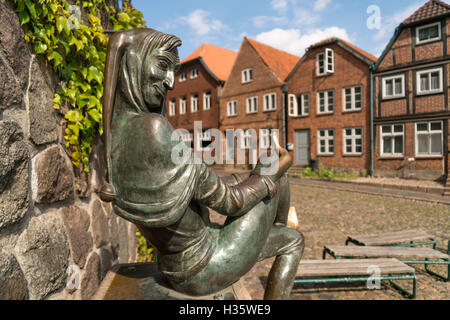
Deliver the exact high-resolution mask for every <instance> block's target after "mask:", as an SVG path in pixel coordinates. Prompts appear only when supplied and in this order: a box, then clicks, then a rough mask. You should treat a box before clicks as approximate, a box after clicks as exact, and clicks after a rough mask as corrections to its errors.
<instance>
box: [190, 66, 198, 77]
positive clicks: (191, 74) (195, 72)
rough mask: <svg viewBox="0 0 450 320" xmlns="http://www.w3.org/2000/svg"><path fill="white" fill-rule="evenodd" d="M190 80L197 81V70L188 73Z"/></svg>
mask: <svg viewBox="0 0 450 320" xmlns="http://www.w3.org/2000/svg"><path fill="white" fill-rule="evenodd" d="M190 76H191V79H197V78H198V68H195V69H192V70H191V72H190Z"/></svg>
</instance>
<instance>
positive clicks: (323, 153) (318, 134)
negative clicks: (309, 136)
mask: <svg viewBox="0 0 450 320" xmlns="http://www.w3.org/2000/svg"><path fill="white" fill-rule="evenodd" d="M321 131H325V133H326V136H325V137H321V136H320V132H321ZM329 131H333V138H330V137H329ZM321 140H325V148H326V150H327V151H325V152H321V150H320V141H321ZM330 140H332V141H333V152H330V143H329V141H330ZM335 141H336V130H334V129H318V130H317V155H318V156H333V155H335V154H336V142H335Z"/></svg>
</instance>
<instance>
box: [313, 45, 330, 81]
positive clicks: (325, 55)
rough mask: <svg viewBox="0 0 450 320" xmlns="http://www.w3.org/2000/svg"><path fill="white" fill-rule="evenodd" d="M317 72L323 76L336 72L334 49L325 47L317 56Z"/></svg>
mask: <svg viewBox="0 0 450 320" xmlns="http://www.w3.org/2000/svg"><path fill="white" fill-rule="evenodd" d="M316 65H317V66H316V67H317V70H316V74H317V75H318V76H323V75H326V74H332V73H334V51H333V50H332V49H328V48H327V49H325V52H321V53H319V54H317V56H316Z"/></svg>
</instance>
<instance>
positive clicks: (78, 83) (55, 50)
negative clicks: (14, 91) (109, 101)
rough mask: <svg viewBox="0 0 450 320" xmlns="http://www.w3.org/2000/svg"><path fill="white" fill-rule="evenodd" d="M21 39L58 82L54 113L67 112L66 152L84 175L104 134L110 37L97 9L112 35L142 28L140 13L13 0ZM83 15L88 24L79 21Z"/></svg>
mask: <svg viewBox="0 0 450 320" xmlns="http://www.w3.org/2000/svg"><path fill="white" fill-rule="evenodd" d="M13 1H14V3H15V4H16V12H17V14H18V16H19V21H20V25H21V26H25V30H26V31H25V35H24V38H25V40H26V41H27V42H29V43H30V44H31V45H32V47H33V48H34V52H35V53H36V54H37V55H39V56H42V57H43V58H44V59H45V60H46V61H47V63H48V64H50V66H51V67H53V70H54V71H55V73H56V74H57V75H58V77H59V78H60V80H62V89H61V90H60V91H58V92H57V93H55V96H54V100H53V102H54V108H55V109H60V108H61V106H67V107H68V111H67V112H66V113H65V118H66V120H67V128H66V130H65V136H64V138H65V140H66V147H67V148H68V149H70V150H71V152H72V162H73V164H74V165H75V166H81V165H83V167H84V170H85V171H88V162H89V154H90V152H91V150H92V149H91V144H92V142H93V141H94V138H95V137H96V136H97V134H100V135H101V134H102V132H103V128H102V103H101V100H102V96H103V71H104V68H105V61H106V53H107V45H108V37H107V36H106V34H105V32H104V30H103V27H102V25H101V19H100V12H99V10H98V8H99V7H100V6H104V7H105V8H106V10H107V12H108V13H109V15H110V19H111V21H112V23H113V25H114V29H115V30H127V29H131V28H137V27H144V26H145V21H144V20H143V19H142V13H140V12H139V11H138V10H136V9H134V8H133V7H132V6H131V5H130V4H129V3H128V2H124V6H123V8H122V9H123V10H121V11H118V12H117V11H116V10H115V9H114V8H113V7H109V6H108V5H107V4H106V2H105V0H77V1H76V6H72V5H71V4H70V3H69V2H68V1H67V0H34V1H32V0H13ZM81 10H83V12H84V13H86V16H87V17H86V18H87V20H88V21H87V22H86V23H85V21H80V20H83V19H82V18H81Z"/></svg>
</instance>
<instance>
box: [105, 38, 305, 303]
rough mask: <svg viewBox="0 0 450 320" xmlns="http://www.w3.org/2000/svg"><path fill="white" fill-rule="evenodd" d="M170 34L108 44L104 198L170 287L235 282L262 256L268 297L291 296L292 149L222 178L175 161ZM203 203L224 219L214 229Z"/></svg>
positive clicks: (298, 238) (294, 259)
mask: <svg viewBox="0 0 450 320" xmlns="http://www.w3.org/2000/svg"><path fill="white" fill-rule="evenodd" d="M180 45H181V41H180V40H179V39H178V38H177V37H175V36H172V35H167V34H163V33H160V32H158V31H155V30H152V29H136V30H131V31H123V32H119V33H116V34H114V35H113V36H112V37H111V39H110V42H109V48H108V57H107V63H106V74H105V87H104V98H103V125H104V139H105V144H106V152H107V157H106V158H107V169H108V181H109V184H107V185H105V186H104V187H103V188H102V190H101V192H100V195H101V197H102V199H103V200H105V201H112V202H113V207H114V211H115V213H116V214H118V215H119V216H121V217H123V218H125V219H127V220H129V221H131V222H133V223H134V224H136V226H137V227H138V228H139V230H140V231H141V232H142V234H143V235H144V236H145V238H146V239H147V240H148V241H149V242H150V243H151V244H152V245H153V246H154V248H155V251H156V255H157V261H158V267H159V269H160V271H161V272H162V273H163V274H164V275H165V277H166V279H167V280H168V282H169V283H170V284H171V286H172V287H173V288H174V289H175V290H177V291H179V292H181V293H185V294H189V295H193V296H200V295H206V294H210V293H214V292H217V291H220V290H222V289H224V288H226V287H228V286H230V285H231V284H233V283H235V282H236V281H238V280H239V279H240V278H241V277H242V276H243V275H244V274H246V273H247V272H248V271H249V270H250V269H251V268H252V267H253V266H254V264H255V263H256V262H258V261H261V260H263V259H266V258H270V257H275V256H276V259H275V262H274V264H273V266H272V269H271V271H270V274H269V277H268V284H267V288H266V291H265V295H264V298H265V299H287V298H288V296H289V294H290V291H291V289H292V286H293V280H294V277H295V274H296V271H297V267H298V264H299V262H300V259H301V256H302V253H303V248H304V240H303V236H302V235H301V233H299V232H298V231H296V230H294V229H291V228H288V227H286V223H287V219H288V211H289V201H290V195H289V186H288V181H287V176H286V174H285V172H286V170H287V169H288V168H289V166H290V165H291V159H290V156H289V154H288V152H287V151H286V150H284V149H282V148H280V149H279V153H280V158H279V169H278V171H277V172H276V173H275V174H274V175H271V176H268V175H262V174H261V169H262V168H263V167H264V166H263V165H262V164H261V162H258V164H257V166H256V168H255V169H254V170H253V171H252V172H251V174H250V176H248V174H247V176H248V177H245V176H244V175H239V174H233V175H231V176H229V177H225V178H219V177H218V176H217V175H216V174H215V173H214V172H213V171H211V170H210V169H208V168H207V167H206V165H205V164H204V163H201V164H195V163H194V162H193V161H189V162H185V163H181V164H175V163H174V162H173V161H172V160H171V152H172V150H173V148H174V147H175V146H176V145H177V144H179V143H180V141H181V140H179V141H172V139H171V137H172V133H173V131H174V128H173V127H172V126H171V125H170V123H169V122H168V121H167V119H166V118H165V117H164V115H163V113H164V100H165V96H166V93H167V90H170V89H172V88H173V84H174V77H175V74H176V72H177V70H178V68H179V66H180V62H179V57H178V49H177V48H178V46H180ZM207 207H209V208H212V209H214V210H216V211H217V212H219V213H221V214H223V215H226V216H228V218H227V220H226V222H225V224H224V226H223V227H221V228H218V227H217V226H216V227H215V226H213V225H212V224H211V223H210V220H209V211H208V209H207Z"/></svg>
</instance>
